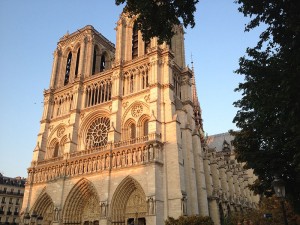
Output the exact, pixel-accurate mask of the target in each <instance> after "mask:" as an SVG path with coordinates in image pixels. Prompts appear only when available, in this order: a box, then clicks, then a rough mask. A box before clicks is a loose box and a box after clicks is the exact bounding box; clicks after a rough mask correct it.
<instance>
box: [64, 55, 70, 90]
mask: <svg viewBox="0 0 300 225" xmlns="http://www.w3.org/2000/svg"><path fill="white" fill-rule="evenodd" d="M71 62H72V53H71V52H70V53H69V55H68V59H67V65H66V74H65V80H64V85H67V84H68V83H69V77H70V70H71Z"/></svg>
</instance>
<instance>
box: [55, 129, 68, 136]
mask: <svg viewBox="0 0 300 225" xmlns="http://www.w3.org/2000/svg"><path fill="white" fill-rule="evenodd" d="M65 130H66V129H65V128H64V127H60V128H59V129H58V130H57V132H56V135H57V137H59V138H60V137H62V136H63V134H64V132H65Z"/></svg>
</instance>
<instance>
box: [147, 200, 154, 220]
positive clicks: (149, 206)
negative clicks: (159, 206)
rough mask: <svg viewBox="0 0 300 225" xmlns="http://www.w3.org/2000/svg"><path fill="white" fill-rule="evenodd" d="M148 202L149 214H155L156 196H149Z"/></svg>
mask: <svg viewBox="0 0 300 225" xmlns="http://www.w3.org/2000/svg"><path fill="white" fill-rule="evenodd" d="M147 203H148V214H149V215H154V214H155V200H154V196H152V197H149V198H148V200H147Z"/></svg>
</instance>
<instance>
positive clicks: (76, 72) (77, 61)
mask: <svg viewBox="0 0 300 225" xmlns="http://www.w3.org/2000/svg"><path fill="white" fill-rule="evenodd" d="M79 60H80V48H79V49H78V51H77V57H76V68H75V77H77V75H78V68H79Z"/></svg>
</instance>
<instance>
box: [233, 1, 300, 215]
mask: <svg viewBox="0 0 300 225" xmlns="http://www.w3.org/2000/svg"><path fill="white" fill-rule="evenodd" d="M236 3H237V4H239V11H240V12H241V13H243V14H244V16H247V17H250V18H251V20H250V22H249V23H248V24H247V25H246V28H245V30H246V31H250V30H252V29H254V28H256V27H258V26H259V25H261V24H264V26H265V27H266V29H265V30H264V31H263V32H262V33H261V35H260V37H259V40H258V43H257V45H256V46H255V47H253V48H250V47H249V48H247V50H246V56H244V57H241V58H240V61H239V68H238V69H237V71H236V73H237V74H240V75H243V76H244V78H245V80H244V83H240V84H239V86H238V87H237V88H236V90H235V91H240V92H241V93H242V98H241V99H240V100H238V101H236V102H234V105H235V106H236V107H238V108H239V110H238V112H237V114H236V116H235V117H234V120H233V122H235V123H236V126H237V127H238V128H239V131H235V132H234V131H231V133H232V135H235V140H234V146H235V148H236V153H237V158H238V160H239V161H242V162H246V165H245V166H246V168H253V169H254V172H255V174H256V175H257V176H258V180H257V181H256V183H255V184H254V185H253V186H252V188H253V189H254V190H255V191H256V193H260V194H267V195H270V194H271V192H272V186H271V183H272V181H273V179H274V176H275V175H278V176H279V177H280V178H281V179H283V180H284V181H285V184H286V194H287V196H288V198H289V199H290V201H291V202H293V203H294V207H295V208H296V210H297V211H298V212H300V188H299V187H300V149H299V148H300V102H299V101H300V79H299V76H300V1H299V0H237V1H236Z"/></svg>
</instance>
